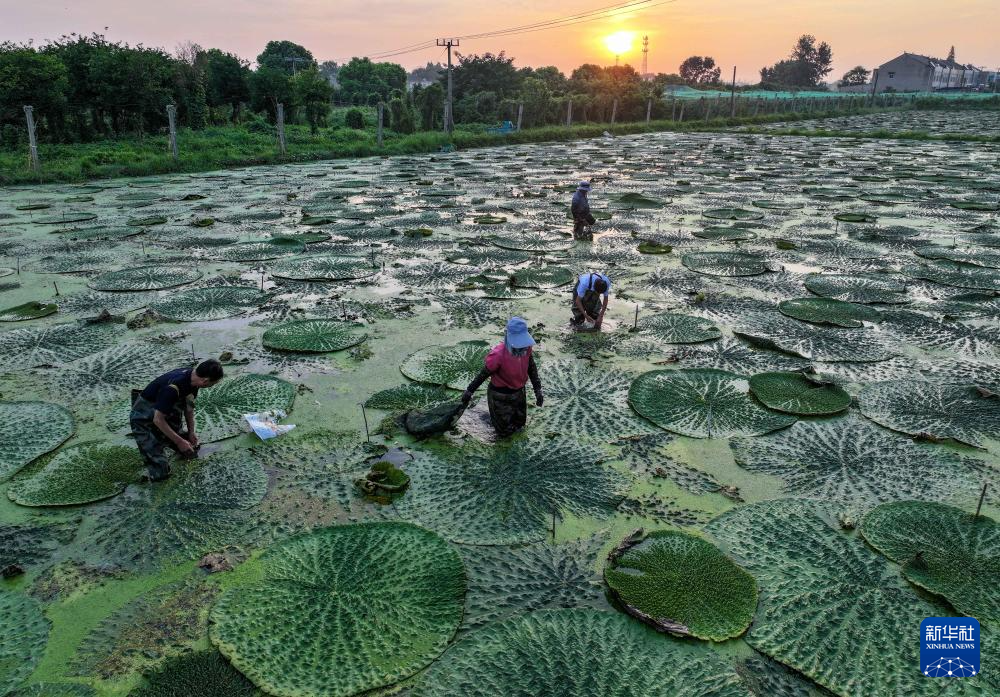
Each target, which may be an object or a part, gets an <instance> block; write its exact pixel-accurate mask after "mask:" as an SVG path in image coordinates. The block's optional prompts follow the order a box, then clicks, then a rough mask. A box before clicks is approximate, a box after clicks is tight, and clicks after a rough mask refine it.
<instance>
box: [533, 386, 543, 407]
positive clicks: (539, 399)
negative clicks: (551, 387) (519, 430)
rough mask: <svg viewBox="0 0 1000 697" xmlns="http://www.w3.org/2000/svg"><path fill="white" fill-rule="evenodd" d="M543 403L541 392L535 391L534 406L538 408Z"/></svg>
mask: <svg viewBox="0 0 1000 697" xmlns="http://www.w3.org/2000/svg"><path fill="white" fill-rule="evenodd" d="M544 402H545V397H543V396H542V391H541V390H536V391H535V406H536V407H540V406H542V404H543V403H544Z"/></svg>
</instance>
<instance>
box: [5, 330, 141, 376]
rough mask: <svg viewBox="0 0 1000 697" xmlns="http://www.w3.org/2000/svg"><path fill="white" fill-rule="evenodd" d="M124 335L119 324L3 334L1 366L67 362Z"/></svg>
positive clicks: (112, 343)
mask: <svg viewBox="0 0 1000 697" xmlns="http://www.w3.org/2000/svg"><path fill="white" fill-rule="evenodd" d="M121 334H122V328H121V327H119V326H118V325H115V324H111V323H99V324H76V323H75V322H71V323H68V324H56V325H53V326H50V327H32V328H24V329H13V330H11V331H6V332H0V359H2V362H0V365H3V364H6V365H7V366H13V365H16V366H17V367H18V368H34V367H36V366H40V365H58V364H61V363H67V362H69V361H73V360H76V359H78V358H83V357H84V356H89V355H91V354H93V353H97V352H98V351H101V350H103V349H105V348H107V347H109V346H112V345H114V344H115V343H116V342H117V341H119V340H120V338H121Z"/></svg>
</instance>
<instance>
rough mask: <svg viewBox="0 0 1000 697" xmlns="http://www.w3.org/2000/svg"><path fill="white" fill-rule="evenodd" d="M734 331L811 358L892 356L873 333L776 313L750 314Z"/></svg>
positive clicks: (859, 359)
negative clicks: (812, 323)
mask: <svg viewBox="0 0 1000 697" xmlns="http://www.w3.org/2000/svg"><path fill="white" fill-rule="evenodd" d="M733 333H734V334H736V335H737V336H739V337H742V338H744V339H746V340H747V341H749V342H751V343H752V344H754V345H756V346H762V347H764V348H769V349H777V350H779V351H784V352H786V353H790V354H792V355H794V356H801V357H802V358H807V359H810V360H814V361H835V362H836V361H857V362H869V361H884V360H887V359H889V358H892V357H893V356H894V355H895V353H894V352H893V350H892V349H891V348H890V347H889V346H888V345H886V342H885V341H884V340H882V339H881V337H879V336H878V335H876V334H874V333H871V332H864V331H858V330H857V329H843V328H840V327H817V326H812V325H809V324H806V323H805V322H799V321H798V320H794V319H790V318H788V317H785V316H784V315H782V314H780V313H777V312H769V313H758V314H755V315H750V316H748V317H746V318H745V319H744V320H743V321H741V322H740V324H739V326H737V327H734V328H733Z"/></svg>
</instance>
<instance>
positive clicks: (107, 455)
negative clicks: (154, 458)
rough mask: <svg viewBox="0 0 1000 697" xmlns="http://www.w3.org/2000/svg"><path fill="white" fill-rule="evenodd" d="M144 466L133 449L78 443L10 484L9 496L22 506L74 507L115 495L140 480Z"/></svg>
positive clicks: (95, 443)
mask: <svg viewBox="0 0 1000 697" xmlns="http://www.w3.org/2000/svg"><path fill="white" fill-rule="evenodd" d="M144 470H145V463H144V462H143V459H142V457H141V456H140V455H139V451H138V450H137V449H136V448H134V447H126V446H123V445H108V444H106V443H101V442H99V441H89V442H86V443H77V444H76V445H72V446H70V447H68V448H65V449H63V450H60V451H59V452H58V453H56V454H55V455H53V456H52V457H51V458H48V459H47V461H46V462H45V463H44V464H43V465H42V466H41V467H40V468H37V469H35V468H32V471H31V473H30V474H29V475H27V476H22V477H19V478H17V479H15V480H14V481H13V482H11V485H10V486H9V487H8V488H7V496H9V497H10V500H11V501H13V502H14V503H17V504H20V505H22V506H74V505H78V504H81V503H90V502H91V501H99V500H101V499H106V498H110V497H112V496H116V495H118V494H120V493H121V492H123V491H125V487H126V486H128V485H129V484H131V483H133V482H136V481H138V480H139V477H140V475H141V474H142V473H143V471H144Z"/></svg>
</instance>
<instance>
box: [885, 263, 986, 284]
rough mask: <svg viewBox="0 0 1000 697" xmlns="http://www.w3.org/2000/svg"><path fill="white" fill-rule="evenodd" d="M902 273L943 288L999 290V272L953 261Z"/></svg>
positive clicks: (920, 266)
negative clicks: (938, 284) (937, 284)
mask: <svg viewBox="0 0 1000 697" xmlns="http://www.w3.org/2000/svg"><path fill="white" fill-rule="evenodd" d="M903 273H905V274H906V275H907V276H912V277H913V278H922V279H924V280H927V281H933V282H934V283H940V284H941V285H943V286H954V287H956V288H972V289H974V290H1000V270H998V269H988V268H984V267H982V266H972V265H971V264H961V263H959V262H955V261H946V260H941V261H934V262H931V263H930V264H920V265H919V266H908V267H907V268H905V269H903Z"/></svg>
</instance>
